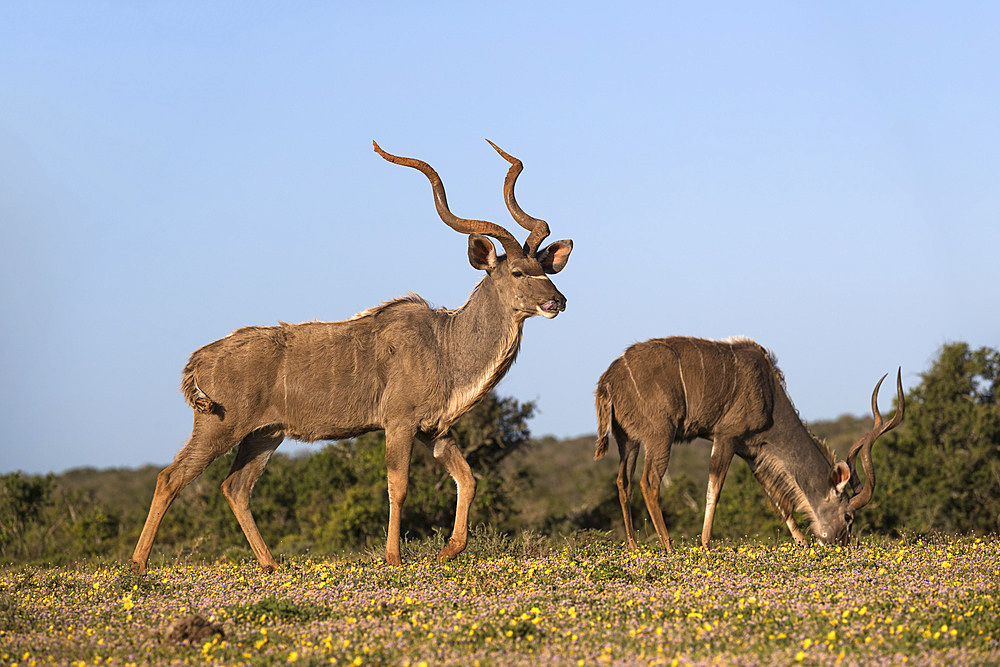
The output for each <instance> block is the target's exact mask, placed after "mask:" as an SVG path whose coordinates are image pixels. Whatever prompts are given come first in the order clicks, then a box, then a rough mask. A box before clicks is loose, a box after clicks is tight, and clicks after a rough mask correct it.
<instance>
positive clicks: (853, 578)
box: [0, 533, 1000, 665]
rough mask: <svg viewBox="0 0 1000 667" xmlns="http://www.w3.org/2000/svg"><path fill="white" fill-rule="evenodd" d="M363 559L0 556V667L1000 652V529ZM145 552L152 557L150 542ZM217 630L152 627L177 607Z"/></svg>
mask: <svg viewBox="0 0 1000 667" xmlns="http://www.w3.org/2000/svg"><path fill="white" fill-rule="evenodd" d="M407 546H408V548H407V550H406V552H405V553H404V558H405V559H406V563H405V565H404V566H403V567H399V568H392V567H387V566H385V565H384V564H382V563H381V562H380V561H379V560H378V559H377V558H375V557H355V558H351V559H313V558H309V557H300V558H294V559H291V560H288V561H285V562H283V563H282V567H281V569H280V571H278V572H277V573H274V574H269V575H268V574H262V573H261V572H260V571H259V570H258V568H257V566H256V563H255V562H250V561H242V562H229V561H219V562H204V563H196V562H171V563H165V562H162V560H161V561H160V562H152V563H151V566H152V569H151V571H150V573H149V574H148V575H147V576H145V577H136V576H134V575H132V574H131V573H130V572H129V571H127V569H126V568H124V567H123V566H121V565H118V564H106V563H105V564H97V563H87V562H84V563H80V564H77V565H76V566H68V567H58V568H50V567H39V566H8V567H4V568H0V662H2V664H11V665H12V664H18V665H33V664H50V663H54V664H73V663H76V664H81V665H82V664H91V665H92V664H113V665H122V664H149V663H154V664H170V663H173V664H182V663H190V664H226V665H233V664H250V665H267V664H273V663H276V662H277V663H285V662H297V663H301V664H330V663H333V664H339V665H345V664H348V665H381V664H386V665H388V664H393V665H395V664H399V665H406V664H410V665H418V664H428V665H439V664H453V665H472V664H477V663H478V664H482V665H508V664H510V665H518V664H519V665H536V664H558V665H591V664H601V663H612V664H668V665H670V664H682V665H683V664H742V665H773V664H797V663H799V664H804V665H819V664H824V665H825V664H865V665H869V664H878V663H887V664H894V665H895V664H902V663H904V662H907V663H910V664H919V665H927V664H963V665H971V664H998V663H1000V613H998V612H1000V609H998V601H1000V538H998V537H997V536H991V537H988V538H974V537H963V538H958V537H942V538H935V539H930V540H923V541H921V540H908V541H887V540H880V539H864V540H862V541H861V542H860V543H859V544H857V545H855V546H852V547H850V548H838V547H832V548H820V547H815V548H807V549H801V548H798V547H796V546H794V545H792V544H790V543H775V544H761V543H759V542H753V541H745V542H739V543H734V542H728V543H721V544H719V545H717V546H714V547H713V549H712V550H711V551H705V550H703V549H701V548H698V547H696V546H694V544H693V543H685V544H681V545H679V546H678V548H677V549H676V550H675V551H674V552H673V553H666V552H664V551H662V550H661V549H659V548H658V547H642V548H640V550H639V551H638V552H634V553H629V552H627V551H625V550H623V549H622V548H621V546H620V545H619V544H618V543H617V542H614V541H612V540H610V539H608V538H606V537H604V536H602V535H588V534H579V535H578V536H576V537H575V538H573V539H572V541H567V542H563V543H558V542H555V543H554V542H551V541H546V540H542V539H540V538H537V539H536V538H533V537H532V536H530V535H529V536H527V537H522V538H516V539H506V538H504V537H502V536H497V535H495V534H488V533H480V534H478V535H475V536H474V537H473V542H472V543H471V544H470V549H469V551H468V552H466V553H465V554H463V555H462V556H460V557H459V558H458V559H457V560H456V561H454V562H452V563H447V564H439V563H437V562H436V561H435V560H434V553H435V552H434V549H435V547H436V546H438V545H436V544H434V543H433V541H428V542H423V543H419V544H409V545H407ZM154 553H155V552H154ZM192 612H197V613H200V614H202V615H204V616H205V617H206V618H209V619H211V620H213V621H214V622H216V623H218V624H220V625H221V626H222V628H223V630H224V633H225V636H224V637H222V636H218V635H216V636H215V637H214V638H209V639H207V640H204V641H198V642H195V643H194V644H193V645H192V644H174V643H170V642H168V641H166V639H165V637H164V629H165V628H166V626H167V625H168V624H169V623H170V622H171V621H172V620H173V619H175V618H177V617H179V616H183V615H185V614H189V613H192Z"/></svg>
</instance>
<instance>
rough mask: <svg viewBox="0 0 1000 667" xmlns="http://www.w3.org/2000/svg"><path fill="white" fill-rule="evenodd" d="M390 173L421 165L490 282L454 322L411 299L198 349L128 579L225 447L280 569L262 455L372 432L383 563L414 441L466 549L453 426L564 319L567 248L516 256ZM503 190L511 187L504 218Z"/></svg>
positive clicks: (250, 532) (391, 547) (232, 498)
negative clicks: (263, 499) (257, 491)
mask: <svg viewBox="0 0 1000 667" xmlns="http://www.w3.org/2000/svg"><path fill="white" fill-rule="evenodd" d="M379 152H380V154H382V155H383V156H384V157H386V159H389V158H394V156H388V154H386V153H384V152H383V151H381V150H379ZM392 161H396V162H397V163H399V164H405V165H407V166H419V168H420V170H421V171H423V172H424V173H425V174H427V175H428V178H430V179H431V183H432V186H433V188H434V191H435V203H436V205H437V206H438V212H439V214H440V215H441V217H442V220H444V221H445V222H446V223H447V224H449V225H450V226H452V227H453V228H455V229H457V230H459V231H463V232H472V233H470V234H469V251H468V256H469V262H470V263H471V264H472V266H473V267H474V268H476V269H479V270H483V271H485V272H486V276H485V277H484V278H483V279H482V281H481V282H480V283H479V285H478V286H477V287H476V289H475V290H474V291H473V293H472V295H471V296H470V297H469V300H468V301H467V302H466V303H465V305H463V306H462V307H461V308H459V309H457V310H448V309H444V308H440V309H434V308H431V307H430V306H429V305H428V304H427V302H426V301H424V300H423V299H422V298H420V297H419V296H417V295H415V294H409V295H407V296H404V297H402V298H398V299H394V300H392V301H388V302H386V303H383V304H381V305H379V306H376V307H374V308H370V309H368V310H365V311H363V312H361V313H358V314H357V315H355V316H354V317H352V318H350V319H348V320H342V321H338V322H303V323H301V324H287V323H284V322H281V323H279V324H278V325H277V326H270V327H244V328H242V329H237V330H236V331H234V332H233V333H231V334H230V335H228V336H226V337H225V338H221V339H219V340H217V341H215V342H213V343H210V344H208V345H206V346H204V347H202V348H200V349H198V350H196V351H195V352H194V353H193V354H192V355H191V358H190V359H189V360H188V363H187V365H186V366H185V367H184V371H183V374H182V380H181V390H182V392H183V394H184V399H185V400H186V401H187V402H188V404H189V405H190V406H191V407H192V408H193V409H194V428H193V430H192V433H191V437H190V439H189V440H188V442H187V444H186V445H185V446H184V447H183V448H182V449H181V450H180V451H179V452H178V453H177V456H176V457H175V459H174V462H173V463H172V464H171V465H169V466H167V467H166V468H165V469H164V470H163V471H162V472H161V473H160V474H159V476H158V477H157V482H156V491H155V493H154V495H153V501H152V503H151V504H150V509H149V514H148V516H147V518H146V523H145V525H144V526H143V530H142V534H141V535H140V537H139V541H138V543H137V544H136V548H135V552H134V553H133V555H132V567H133V569H135V570H136V571H138V572H144V571H145V569H146V564H147V561H148V558H149V553H150V550H151V548H152V544H153V540H154V538H155V536H156V531H157V529H158V527H159V524H160V521H161V520H162V518H163V515H164V513H165V512H166V511H167V508H168V507H169V506H170V504H171V503H172V502H173V500H174V498H175V497H176V496H177V494H178V493H179V492H180V491H181V489H183V488H184V487H185V486H187V485H188V484H189V483H190V482H191V481H192V480H194V479H195V478H196V477H197V476H198V475H200V474H201V472H202V471H203V470H204V469H205V468H206V466H208V464H209V463H211V462H212V461H213V460H214V459H215V458H217V457H219V456H221V455H222V454H224V453H225V452H227V451H229V450H231V449H233V448H234V447H235V448H236V457H235V459H234V461H233V465H232V469H231V470H230V473H229V476H228V477H227V478H226V480H225V481H224V482H223V484H222V491H223V494H224V495H225V496H226V499H227V501H228V502H229V505H230V507H231V508H232V510H233V513H234V514H235V515H236V518H237V520H238V521H239V523H240V526H241V528H242V529H243V532H244V534H245V535H246V538H247V541H248V542H249V543H250V547H251V549H253V552H254V554H255V555H256V557H257V560H258V561H259V562H260V564H261V566H262V567H264V568H265V569H268V570H271V569H274V568H276V567H277V563H276V562H275V561H274V558H273V557H272V556H271V553H270V551H269V550H268V548H267V545H266V544H265V543H264V540H263V538H262V537H261V535H260V532H259V531H258V529H257V526H256V523H255V522H254V520H253V515H252V514H251V513H250V494H251V492H252V490H253V486H254V484H255V483H256V481H257V479H258V478H259V477H260V475H261V473H262V472H263V471H264V466H266V465H267V461H268V459H269V458H270V456H271V454H272V453H273V452H274V450H275V449H276V448H277V447H278V445H280V444H281V442H282V440H284V439H285V438H286V437H287V438H294V439H296V440H302V441H307V442H311V441H316V440H335V439H341V438H350V437H354V436H357V435H359V434H361V433H365V432H368V431H373V430H376V429H384V430H385V435H386V454H385V456H386V466H387V468H388V488H389V527H388V539H387V541H386V560H387V561H388V562H390V563H393V564H398V563H399V562H400V555H399V536H400V516H401V507H402V503H403V501H404V499H405V498H406V486H407V476H408V469H409V460H410V452H411V448H412V446H413V441H414V438H416V439H418V440H420V441H421V442H423V443H424V444H426V445H427V446H428V447H430V448H431V449H432V450H433V453H434V457H435V458H436V459H437V460H438V461H440V462H441V464H442V465H443V466H444V467H445V469H446V470H447V471H448V472H449V473H450V474H451V476H452V477H453V478H454V479H455V482H456V485H457V486H458V500H457V505H456V512H455V526H454V528H453V531H452V536H451V539H450V540H449V542H448V544H447V545H446V546H445V548H444V549H443V550H442V552H441V558H443V559H444V558H452V557H454V556H455V555H457V554H458V553H460V552H461V551H462V550H463V549H464V548H465V546H466V541H467V535H468V511H469V507H470V505H471V504H472V499H473V498H474V496H475V487H476V483H475V479H474V478H473V475H472V471H471V470H470V468H469V465H468V463H467V462H466V461H465V458H464V457H463V456H462V454H461V451H460V450H459V449H458V446H457V444H456V443H455V439H454V437H453V434H452V432H451V427H452V425H453V424H454V423H455V422H456V421H457V420H458V419H459V417H461V416H462V414H463V413H465V412H466V411H468V410H469V409H470V408H471V407H472V406H473V405H474V404H475V403H476V402H477V401H478V400H479V399H480V398H481V397H482V396H483V395H484V394H485V393H486V392H488V391H490V390H491V389H492V388H493V387H494V386H496V384H497V383H498V382H499V381H500V379H501V378H502V377H503V376H504V374H505V373H506V372H507V370H508V369H509V368H510V366H511V364H512V363H513V362H514V359H515V357H516V356H517V351H518V348H519V346H520V343H521V332H522V326H523V324H524V320H525V319H527V318H528V317H532V316H534V315H543V316H545V317H547V318H552V317H555V316H556V315H557V314H558V313H559V312H560V311H562V310H564V309H565V306H566V299H565V297H564V296H563V295H562V294H560V293H559V291H558V290H557V289H556V287H555V285H553V284H552V282H551V281H550V280H549V279H548V277H547V276H546V274H552V273H557V272H558V271H559V270H561V269H562V267H563V266H565V264H566V262H567V261H568V259H569V253H570V251H571V250H572V247H573V244H572V241H556V242H554V243H551V244H549V245H548V246H547V247H546V248H544V249H542V250H539V251H538V252H537V253H536V252H535V249H534V248H532V249H530V251H528V250H525V251H522V249H521V247H520V245H518V244H517V243H516V241H515V240H514V237H513V236H512V235H511V234H510V233H509V232H507V231H506V230H504V229H503V228H502V227H499V226H498V225H494V224H493V223H486V222H482V221H468V220H463V219H461V218H456V217H455V216H453V215H451V213H450V211H448V210H447V205H446V203H445V202H446V199H445V196H444V190H443V186H441V183H440V179H439V178H437V175H436V173H435V172H434V171H433V170H432V169H431V168H430V167H429V166H428V165H427V164H426V163H423V162H419V161H413V160H411V159H409V158H394V159H393V160H392ZM417 162H419V165H418V164H417ZM435 179H436V180H435ZM512 188H513V181H511V180H510V179H508V182H507V183H506V184H505V189H510V191H511V192H510V194H509V195H506V194H505V196H506V197H507V199H508V205H510V202H511V201H513V190H512ZM517 210H518V212H519V214H521V215H523V212H520V209H517ZM512 212H513V211H512ZM518 222H519V223H520V224H522V225H523V224H525V223H524V222H522V220H520V219H518ZM547 229H548V228H547V227H546V228H545V230H547ZM478 231H482V232H483V233H487V234H491V235H494V236H497V237H498V238H500V237H502V238H501V240H502V242H503V244H504V247H505V248H507V249H508V255H501V256H497V254H496V249H495V247H494V246H493V243H492V242H491V241H490V240H489V239H487V238H486V237H485V236H482V235H481V234H480V233H478ZM546 233H547V231H546ZM536 236H537V235H536Z"/></svg>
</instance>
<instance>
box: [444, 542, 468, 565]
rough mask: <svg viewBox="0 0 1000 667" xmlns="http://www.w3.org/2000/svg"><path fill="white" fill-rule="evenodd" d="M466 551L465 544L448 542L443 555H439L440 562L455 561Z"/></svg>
mask: <svg viewBox="0 0 1000 667" xmlns="http://www.w3.org/2000/svg"><path fill="white" fill-rule="evenodd" d="M463 551H465V544H457V543H455V542H448V544H446V545H445V547H444V549H442V550H441V553H439V554H438V561H440V562H442V563H443V562H445V561H448V560H453V559H454V558H455V556H457V555H458V554H460V553H462V552H463Z"/></svg>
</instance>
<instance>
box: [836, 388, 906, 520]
mask: <svg viewBox="0 0 1000 667" xmlns="http://www.w3.org/2000/svg"><path fill="white" fill-rule="evenodd" d="M902 372H903V369H902V368H900V369H899V370H898V371H897V372H896V399H897V405H896V414H894V415H893V416H892V419H890V420H889V421H888V422H884V423H883V421H882V415H881V414H879V410H878V390H879V387H881V386H882V380H885V379H886V377H888V375H889V374H888V373H886V374H885V375H883V376H882V379H881V380H879V381H878V384H876V385H875V391H874V392H872V414H873V415H874V417H875V425H874V426H872V428H871V430H870V431H868V432H867V433H865V434H864V435H863V436H861V437H860V438H858V441H857V442H855V443H854V444H853V445H852V446H851V449H850V451H849V452H848V454H847V466H848V467H849V468H850V469H851V487H852V488H853V489H854V493H855V495H854V497H853V498H851V502H850V505H849V508H850V510H851V512H857V511H858V510H859V509H861V508H862V507H864V506H865V505H867V504H868V501H870V500H871V499H872V492H873V491H874V490H875V466H874V464H873V463H872V445H874V444H875V440H876V439H878V437H879V436H881V435H882V434H884V433H887V432H889V431H891V430H892V429H894V428H896V427H897V426H899V425H900V423H902V421H903V411H904V410H905V409H906V399H905V398H904V397H903V379H902ZM859 453H860V454H861V466H862V467H863V468H864V471H865V485H864V487H863V488H861V489H860V490H859V489H858V487H859V486H861V484H860V481H859V479H858V471H857V466H856V459H857V456H858V454H859Z"/></svg>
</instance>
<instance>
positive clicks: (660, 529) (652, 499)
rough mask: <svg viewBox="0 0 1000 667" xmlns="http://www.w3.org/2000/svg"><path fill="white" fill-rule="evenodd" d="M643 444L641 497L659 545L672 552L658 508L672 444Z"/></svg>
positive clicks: (660, 510)
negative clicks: (644, 456)
mask: <svg viewBox="0 0 1000 667" xmlns="http://www.w3.org/2000/svg"><path fill="white" fill-rule="evenodd" d="M643 444H644V445H645V446H646V458H645V460H644V462H643V465H642V479H641V480H640V482H639V486H640V487H641V488H642V497H643V499H644V500H645V501H646V509H647V510H648V511H649V516H650V518H651V519H652V520H653V527H654V528H656V535H657V536H658V537H659V538H660V544H662V545H663V547H664V548H665V549H666V550H667V551H672V550H673V546H672V545H671V543H670V533H668V532H667V524H666V522H664V520H663V510H662V509H661V508H660V481H661V480H662V479H663V475H664V474H665V473H666V472H667V465H668V464H669V463H670V447H671V445H672V444H673V442H672V440H670V439H669V438H666V439H659V440H652V441H649V442H644V443H643Z"/></svg>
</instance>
